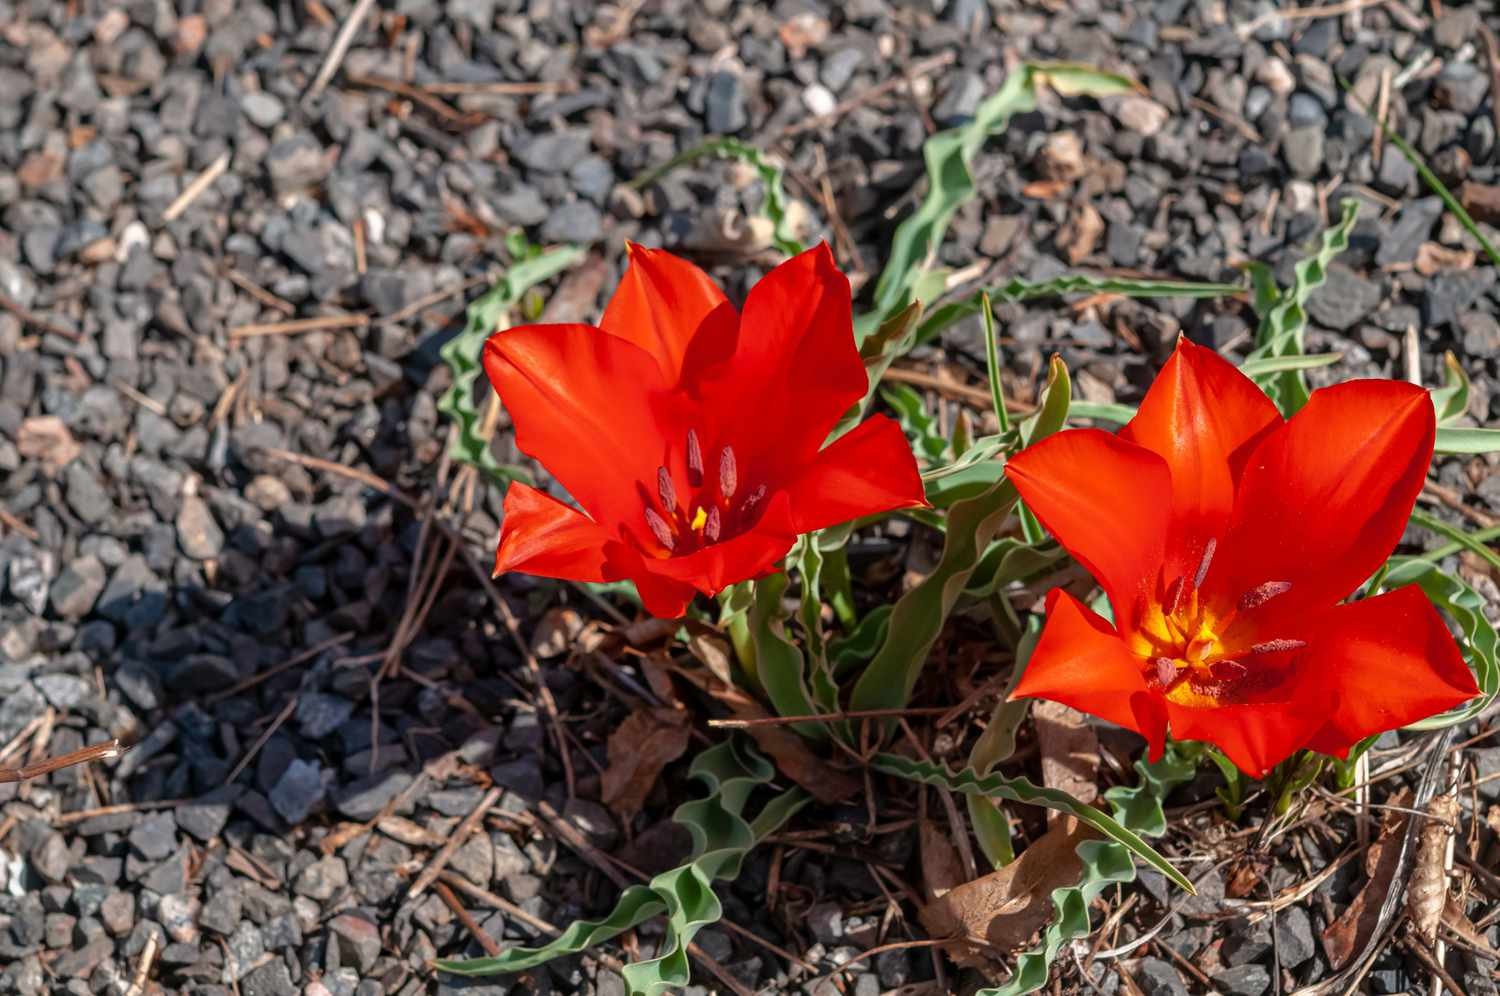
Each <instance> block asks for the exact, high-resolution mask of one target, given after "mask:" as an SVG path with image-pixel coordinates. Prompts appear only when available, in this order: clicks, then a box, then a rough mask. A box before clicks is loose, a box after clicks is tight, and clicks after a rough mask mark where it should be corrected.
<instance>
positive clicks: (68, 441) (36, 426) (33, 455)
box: [16, 415, 80, 477]
mask: <svg viewBox="0 0 1500 996" xmlns="http://www.w3.org/2000/svg"><path fill="white" fill-rule="evenodd" d="M16 449H17V450H18V451H19V452H20V454H21V456H22V457H24V458H26V459H28V460H40V461H41V463H42V470H43V471H45V472H46V473H47V475H48V476H54V477H55V476H56V475H57V473H58V472H59V471H60V470H62V469H63V468H64V467H66V466H67V465H68V464H70V463H72V462H73V460H74V458H75V457H77V456H78V454H79V452H80V450H79V447H78V443H77V441H76V440H74V439H73V433H71V432H69V431H68V427H67V425H66V424H65V423H64V422H63V420H62V419H60V418H58V417H57V416H56V415H37V416H34V417H32V418H28V419H26V420H24V421H23V422H22V423H21V428H20V431H18V432H17V433H16Z"/></svg>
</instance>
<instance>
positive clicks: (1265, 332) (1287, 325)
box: [1249, 197, 1359, 416]
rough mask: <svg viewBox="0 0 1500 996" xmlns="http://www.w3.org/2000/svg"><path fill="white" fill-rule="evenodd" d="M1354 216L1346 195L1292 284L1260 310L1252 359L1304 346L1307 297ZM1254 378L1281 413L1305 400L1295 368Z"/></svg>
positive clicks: (1340, 247)
mask: <svg viewBox="0 0 1500 996" xmlns="http://www.w3.org/2000/svg"><path fill="white" fill-rule="evenodd" d="M1358 217H1359V201H1357V200H1355V199H1353V198H1352V197H1351V198H1348V199H1346V200H1345V201H1344V202H1343V204H1342V205H1341V206H1340V217H1339V220H1338V223H1337V224H1335V225H1333V226H1332V227H1330V228H1328V229H1327V230H1326V231H1324V232H1323V236H1322V239H1321V240H1320V241H1319V244H1318V248H1317V251H1315V252H1314V253H1313V254H1312V255H1311V256H1308V257H1306V258H1304V259H1301V260H1298V261H1297V265H1296V266H1295V267H1294V268H1293V273H1294V276H1293V278H1292V286H1290V287H1288V288H1286V289H1285V290H1283V291H1281V292H1280V293H1279V294H1278V295H1277V296H1276V301H1275V303H1274V304H1272V305H1271V307H1270V309H1269V310H1267V311H1266V312H1264V313H1263V314H1262V315H1261V319H1260V325H1259V327H1258V328H1257V329H1256V330H1255V349H1254V350H1253V351H1252V352H1251V353H1250V357H1249V359H1250V360H1251V361H1258V362H1263V361H1266V360H1271V359H1279V358H1283V357H1287V356H1301V355H1303V354H1304V353H1305V352H1306V350H1305V349H1304V348H1303V340H1304V337H1305V334H1306V331H1307V310H1306V309H1307V299H1308V298H1309V297H1311V296H1312V293H1313V291H1315V290H1317V289H1318V288H1319V287H1321V286H1323V282H1324V281H1325V280H1327V279H1328V266H1329V264H1330V263H1332V262H1333V260H1334V258H1335V257H1336V256H1338V254H1339V253H1341V252H1343V251H1344V250H1345V249H1347V248H1349V233H1350V232H1352V231H1353V230H1354V222H1355V220H1356V219H1357V218H1358ZM1263 291H1264V288H1263V287H1261V286H1257V295H1256V296H1257V299H1259V298H1260V297H1261V293H1262V292H1263ZM1255 379H1256V382H1257V383H1259V384H1260V385H1261V387H1263V388H1264V389H1265V391H1266V393H1267V394H1269V395H1270V396H1271V400H1273V401H1275V402H1276V404H1277V405H1278V406H1279V407H1280V408H1281V411H1282V414H1284V415H1288V416H1290V415H1292V414H1294V413H1295V412H1296V411H1297V410H1298V409H1300V408H1301V407H1302V406H1303V405H1305V404H1307V398H1308V394H1309V392H1308V389H1307V380H1306V378H1305V377H1303V376H1302V371H1301V370H1300V369H1293V370H1283V371H1280V372H1277V373H1269V374H1262V375H1260V376H1258V377H1256V378H1255Z"/></svg>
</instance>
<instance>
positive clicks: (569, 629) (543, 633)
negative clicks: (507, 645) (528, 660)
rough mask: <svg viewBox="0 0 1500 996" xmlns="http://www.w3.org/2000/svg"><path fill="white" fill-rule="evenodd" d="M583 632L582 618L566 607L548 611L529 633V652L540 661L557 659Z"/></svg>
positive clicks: (575, 611) (562, 606) (576, 612)
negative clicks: (550, 658)
mask: <svg viewBox="0 0 1500 996" xmlns="http://www.w3.org/2000/svg"><path fill="white" fill-rule="evenodd" d="M582 631H583V616H581V615H579V614H578V610H577V609H574V608H570V607H568V606H566V605H561V606H558V607H557V608H554V609H548V610H547V611H546V612H545V613H543V614H542V618H541V619H540V620H539V621H538V622H537V624H536V629H535V630H533V631H532V633H531V652H532V653H533V654H536V655H537V656H538V657H540V658H541V659H542V660H546V659H547V658H549V657H559V656H561V655H562V654H563V652H564V651H566V650H567V649H568V647H569V646H571V645H572V643H573V640H574V639H576V638H577V636H578V634H579V633H580V632H582Z"/></svg>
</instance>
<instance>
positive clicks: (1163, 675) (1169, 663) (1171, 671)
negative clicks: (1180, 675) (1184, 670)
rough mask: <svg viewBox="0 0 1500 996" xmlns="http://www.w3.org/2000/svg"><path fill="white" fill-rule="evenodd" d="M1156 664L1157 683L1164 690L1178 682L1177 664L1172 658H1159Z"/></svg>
mask: <svg viewBox="0 0 1500 996" xmlns="http://www.w3.org/2000/svg"><path fill="white" fill-rule="evenodd" d="M1154 663H1155V664H1156V682H1157V684H1159V685H1161V686H1162V687H1163V688H1165V687H1167V686H1168V685H1170V684H1171V683H1172V682H1174V681H1176V680H1177V662H1176V661H1174V660H1172V658H1170V657H1158V658H1157V659H1156V661H1155V662H1154Z"/></svg>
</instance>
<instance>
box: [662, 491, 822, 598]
mask: <svg viewBox="0 0 1500 996" xmlns="http://www.w3.org/2000/svg"><path fill="white" fill-rule="evenodd" d="M796 541H797V530H796V529H795V528H794V527H793V525H792V521H791V509H790V503H789V502H788V499H787V495H786V493H785V492H778V493H777V494H776V495H774V496H773V497H772V498H771V500H770V502H769V503H768V505H767V507H766V510H765V512H764V513H762V515H761V517H760V520H759V521H758V522H756V524H755V526H754V528H752V529H750V530H749V531H747V532H744V533H741V534H739V535H738V536H734V537H732V538H730V539H727V540H724V541H723V542H720V543H710V544H708V545H706V546H704V547H701V548H700V549H698V550H695V551H693V552H692V553H689V554H684V555H683V556H680V557H667V558H664V559H661V560H652V559H650V558H645V557H643V558H642V562H643V563H644V564H645V570H647V571H649V572H651V573H652V574H656V575H658V576H660V577H662V578H667V579H670V580H672V581H677V582H679V583H681V584H686V585H692V586H693V587H694V588H696V589H697V590H698V591H701V592H703V594H705V595H710V596H712V595H717V594H718V593H719V592H721V591H723V590H724V589H725V588H728V587H729V586H730V585H732V584H736V583H738V582H740V581H748V580H750V579H751V578H759V577H765V576H766V575H767V574H771V573H774V571H775V569H776V562H777V561H779V560H780V559H781V558H782V557H785V556H786V554H787V551H788V550H790V549H791V548H792V544H793V543H795V542H796Z"/></svg>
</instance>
